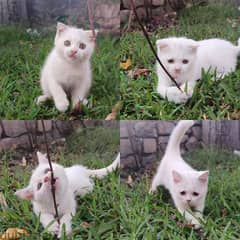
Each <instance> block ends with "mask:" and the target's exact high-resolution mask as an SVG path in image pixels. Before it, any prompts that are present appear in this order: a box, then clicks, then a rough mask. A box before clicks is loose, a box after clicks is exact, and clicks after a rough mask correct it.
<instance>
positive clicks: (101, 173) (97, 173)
mask: <svg viewBox="0 0 240 240" xmlns="http://www.w3.org/2000/svg"><path fill="white" fill-rule="evenodd" d="M118 167H120V153H119V154H118V155H117V157H116V159H115V160H114V161H113V162H112V163H111V164H110V165H109V166H107V167H105V168H101V169H94V170H91V169H89V170H88V171H89V175H90V176H91V177H96V178H99V179H102V178H104V177H105V176H106V175H107V174H108V173H110V172H112V171H114V170H115V169H117V168H118Z"/></svg>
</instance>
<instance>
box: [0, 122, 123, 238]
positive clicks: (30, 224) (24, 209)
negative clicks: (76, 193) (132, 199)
mask: <svg viewBox="0 0 240 240" xmlns="http://www.w3.org/2000/svg"><path fill="white" fill-rule="evenodd" d="M106 139H108V141H107V140H106ZM105 140H106V142H105V146H104V148H103V144H102V142H104V141H105ZM110 140H111V144H109V141H110ZM83 143H84V144H83ZM89 146H91V147H93V149H92V151H89ZM118 148H119V130H118V129H117V128H116V129H107V128H101V127H97V128H90V129H87V130H86V131H79V132H76V133H75V134H74V135H73V136H71V137H70V138H68V141H67V144H66V146H65V147H64V148H63V149H61V151H59V150H57V149H56V148H55V149H53V151H52V154H51V157H52V159H55V160H56V159H58V160H60V163H61V164H63V165H64V166H71V165H72V164H82V165H84V166H87V167H89V168H101V167H104V166H107V165H108V164H110V163H111V162H112V161H113V159H114V158H115V157H116V153H117V152H118V151H119V149H118ZM17 155H19V153H18V154H17ZM14 156H16V152H13V151H10V152H5V153H1V157H0V163H1V168H0V182H1V186H0V189H1V192H2V193H3V194H4V196H5V198H6V201H7V203H8V205H9V209H7V210H6V211H2V209H1V206H0V232H4V231H5V230H6V229H7V228H10V227H19V228H25V229H26V230H27V231H28V232H29V234H30V236H29V237H26V238H21V239H29V240H30V239H31V240H32V239H36V240H37V239H39V240H40V239H41V240H50V239H53V237H52V236H51V235H50V234H48V233H46V231H44V229H43V227H42V226H41V224H40V223H39V220H38V218H37V217H36V216H35V215H34V214H33V212H32V210H31V209H32V207H31V204H30V203H29V202H28V201H23V200H19V199H17V198H16V197H15V196H14V191H15V190H16V189H18V188H21V187H24V186H26V185H27V184H28V181H29V177H30V174H31V170H32V169H33V168H34V166H33V165H32V164H29V165H27V166H26V167H23V166H20V165H19V163H18V162H15V164H14V166H13V165H12V163H13V161H11V162H10V160H11V159H13V158H14ZM35 164H36V163H35ZM10 166H11V167H10ZM94 181H95V187H94V190H93V192H92V193H90V194H88V195H86V196H84V197H81V198H80V197H79V198H78V201H77V202H78V204H77V205H78V207H77V213H76V215H75V216H74V217H73V221H72V227H73V233H72V236H71V237H70V238H68V239H72V240H73V239H74V240H86V239H89V240H94V239H95V240H99V239H103V240H104V239H106V240H111V239H112V240H114V239H119V199H120V197H119V189H120V181H119V172H118V171H116V172H114V173H110V174H108V176H106V177H105V178H104V179H103V180H94ZM82 223H88V224H89V226H88V227H87V228H85V227H84V225H81V224H82ZM62 239H67V238H64V237H63V238H62Z"/></svg>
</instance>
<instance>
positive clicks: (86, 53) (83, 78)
mask: <svg viewBox="0 0 240 240" xmlns="http://www.w3.org/2000/svg"><path fill="white" fill-rule="evenodd" d="M93 51H94V39H93V35H92V31H84V30H83V29H78V28H75V27H70V26H67V25H65V24H63V23H58V24H57V32H56V36H55V46H54V48H53V49H52V51H51V53H50V54H49V55H48V57H47V59H46V62H45V64H44V66H43V69H42V73H41V87H42V91H43V95H42V96H39V97H38V100H37V103H38V104H40V103H42V102H44V101H46V100H47V99H49V98H53V100H54V103H55V106H56V108H57V109H58V110H59V111H60V112H65V111H66V110H67V109H68V107H69V101H68V98H67V97H68V95H69V96H70V97H71V99H72V105H73V107H76V106H77V104H78V103H79V102H80V101H84V100H85V98H86V96H87V94H88V91H89V89H90V87H91V82H92V80H91V78H92V76H91V64H90V58H91V56H92V54H93Z"/></svg>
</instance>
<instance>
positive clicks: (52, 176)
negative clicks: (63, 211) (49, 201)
mask: <svg viewBox="0 0 240 240" xmlns="http://www.w3.org/2000/svg"><path fill="white" fill-rule="evenodd" d="M41 122H42V128H43V135H44V141H45V145H46V150H47V159H48V164H49V167H50V170H51V191H52V197H53V204H54V208H55V213H56V216H55V217H56V219H57V222H58V224H60V220H59V215H58V209H57V203H56V195H55V188H54V174H53V168H52V162H51V159H50V154H49V148H48V143H47V135H46V130H45V125H44V120H41Z"/></svg>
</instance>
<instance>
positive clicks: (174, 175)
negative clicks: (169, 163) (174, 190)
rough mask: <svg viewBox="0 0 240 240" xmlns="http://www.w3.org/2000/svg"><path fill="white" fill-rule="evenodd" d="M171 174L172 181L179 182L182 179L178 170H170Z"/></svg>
mask: <svg viewBox="0 0 240 240" xmlns="http://www.w3.org/2000/svg"><path fill="white" fill-rule="evenodd" d="M172 176H173V181H174V182H175V183H179V182H181V180H182V176H181V174H179V173H178V172H176V171H174V170H173V171H172Z"/></svg>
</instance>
